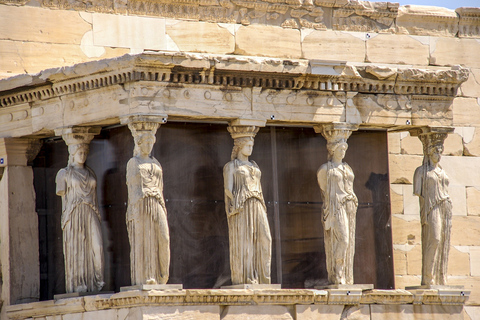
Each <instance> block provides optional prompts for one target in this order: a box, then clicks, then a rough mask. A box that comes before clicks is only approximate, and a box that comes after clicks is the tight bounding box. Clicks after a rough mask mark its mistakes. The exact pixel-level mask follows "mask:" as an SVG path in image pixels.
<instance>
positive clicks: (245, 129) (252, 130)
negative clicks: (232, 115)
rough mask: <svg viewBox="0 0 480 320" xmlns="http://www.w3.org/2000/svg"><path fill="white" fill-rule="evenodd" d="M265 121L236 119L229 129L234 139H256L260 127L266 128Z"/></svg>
mask: <svg viewBox="0 0 480 320" xmlns="http://www.w3.org/2000/svg"><path fill="white" fill-rule="evenodd" d="M265 123H266V121H265V120H258V119H235V120H234V121H231V122H230V123H229V125H228V127H227V130H228V132H230V135H231V136H232V139H234V140H235V139H238V138H247V137H249V138H252V139H253V138H255V136H256V135H257V132H258V130H260V127H265Z"/></svg>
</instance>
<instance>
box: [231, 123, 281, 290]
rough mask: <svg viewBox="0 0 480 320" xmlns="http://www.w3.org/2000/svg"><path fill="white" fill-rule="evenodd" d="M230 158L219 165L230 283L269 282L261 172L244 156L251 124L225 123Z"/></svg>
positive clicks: (268, 242)
mask: <svg viewBox="0 0 480 320" xmlns="http://www.w3.org/2000/svg"><path fill="white" fill-rule="evenodd" d="M228 131H229V132H230V134H231V135H232V138H233V139H234V147H233V151H232V156H231V161H230V162H228V163H227V164H226V165H225V167H224V168H223V178H224V188H225V211H226V213H227V219H228V234H229V243H230V270H231V277H232V284H233V285H238V284H270V282H271V280H270V272H271V271H270V265H271V260H272V237H271V235H270V227H269V225H268V219H267V209H266V206H265V201H264V199H263V193H262V185H261V183H260V178H261V171H260V168H259V167H258V165H257V164H256V163H255V161H252V160H249V159H248V158H249V157H250V155H251V154H252V150H253V138H254V137H255V135H256V133H257V132H258V127H255V126H229V127H228Z"/></svg>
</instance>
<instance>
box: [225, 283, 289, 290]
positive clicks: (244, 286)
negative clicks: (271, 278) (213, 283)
mask: <svg viewBox="0 0 480 320" xmlns="http://www.w3.org/2000/svg"><path fill="white" fill-rule="evenodd" d="M220 288H221V289H244V290H245V289H251V290H262V289H264V290H271V289H282V285H281V284H251V283H248V284H247V283H245V284H235V285H231V286H222V287H220Z"/></svg>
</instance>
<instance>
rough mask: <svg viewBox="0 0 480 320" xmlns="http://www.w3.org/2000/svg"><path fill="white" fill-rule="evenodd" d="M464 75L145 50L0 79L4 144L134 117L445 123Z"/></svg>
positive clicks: (376, 124) (454, 70)
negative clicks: (14, 138) (69, 127)
mask: <svg viewBox="0 0 480 320" xmlns="http://www.w3.org/2000/svg"><path fill="white" fill-rule="evenodd" d="M468 74H469V73H468V70H467V69H464V68H461V67H453V68H441V69H435V70H432V69H418V68H411V67H401V66H392V65H371V64H358V65H354V64H351V63H346V62H341V61H317V60H302V59H296V60H294V59H274V58H260V57H246V56H227V55H207V54H179V53H167V52H149V53H143V54H139V55H125V56H123V57H120V58H115V59H106V60H101V61H97V62H88V63H83V64H78V65H75V66H72V67H66V68H60V69H49V70H45V71H43V72H41V73H39V74H36V75H20V76H16V77H12V78H9V79H5V80H1V81H0V127H1V128H2V129H0V137H9V136H42V135H49V134H51V133H52V132H53V130H54V129H55V128H57V127H62V126H67V125H87V124H88V125H109V124H115V123H119V120H118V119H119V117H121V116H123V115H125V114H129V113H132V112H143V113H145V112H147V113H148V112H160V113H163V114H166V115H168V116H169V119H179V120H188V119H207V120H208V119H210V120H212V121H218V120H221V121H228V120H231V119H234V118H239V117H240V118H241V117H244V116H249V117H250V118H259V119H267V121H268V122H274V123H279V124H292V123H293V124H306V125H310V124H315V123H318V122H330V121H340V122H349V123H353V124H357V125H360V126H366V127H379V128H396V129H398V126H405V125H413V126H418V125H422V126H423V125H431V124H432V123H433V124H434V125H447V126H448V125H451V124H452V111H451V105H452V102H453V99H454V97H455V95H456V93H457V89H458V87H459V85H460V84H461V83H462V82H464V81H466V80H467V78H468Z"/></svg>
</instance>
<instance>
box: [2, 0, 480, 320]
mask: <svg viewBox="0 0 480 320" xmlns="http://www.w3.org/2000/svg"><path fill="white" fill-rule="evenodd" d="M0 34H1V35H2V36H1V37H0V264H1V273H0V275H1V281H0V284H1V294H0V300H1V314H0V318H1V319H42V320H54V319H55V320H73V319H101V318H103V319H105V320H111V319H112V320H113V319H122V320H123V319H164V318H172V319H226V320H228V319H246V318H248V319H257V318H261V319H317V318H322V319H323V318H325V319H372V320H374V319H392V318H394V319H432V318H433V319H478V318H479V317H480V209H479V208H480V170H479V168H480V133H479V132H480V131H479V130H480V103H479V99H480V80H479V79H480V78H479V77H480V59H479V58H478V52H479V50H480V42H479V38H480V8H458V9H457V10H448V9H445V8H438V7H422V6H399V5H398V3H390V2H379V3H374V2H367V1H353V0H342V1H340V0H303V1H302V0H279V1H237V0H219V1H217V0H188V1H187V0H185V1H169V0H123V1H122V0H94V1H77V0H45V1H42V0H38V1H37V0H32V1H10V0H0ZM132 119H134V120H132ZM135 121H136V122H135ZM133 122H135V123H136V124H135V125H132V123H133ZM129 126H130V129H129ZM135 126H136V127H135ZM132 128H133V129H132ZM152 128H154V129H155V130H156V131H155V130H153V129H152ZM157 128H158V129H157ZM238 128H249V129H245V130H246V131H245V132H247V131H248V130H250V131H248V134H245V132H243V133H242V131H241V130H243V129H238ZM326 128H327V129H326ZM136 130H137V131H142V130H144V131H147V130H150V133H149V134H150V135H152V137H150V140H151V143H152V149H151V155H152V157H153V158H154V159H156V160H155V161H156V162H155V164H156V165H157V163H158V168H161V169H156V170H157V171H158V170H161V174H162V175H163V185H162V186H163V190H162V192H163V194H162V196H161V197H160V196H157V198H158V199H160V198H161V201H160V200H159V201H160V202H162V203H161V205H162V208H163V209H164V210H163V209H162V210H163V211H162V212H163V213H162V214H164V215H165V219H164V221H167V219H168V229H169V241H170V245H169V250H170V252H169V255H170V260H169V265H170V267H169V272H166V273H167V276H166V277H167V278H168V282H167V283H168V284H177V285H182V286H183V288H182V286H178V287H171V288H170V289H163V290H147V289H148V288H147V287H144V288H143V289H144V290H142V289H140V290H130V289H129V290H126V289H125V287H129V286H131V285H132V284H134V282H135V281H133V280H132V277H133V274H134V273H133V272H132V273H131V267H132V265H135V266H136V268H141V267H142V265H143V264H142V263H138V261H132V259H134V255H133V254H131V246H133V245H134V244H132V243H133V242H132V241H130V242H129V232H130V229H128V228H129V227H127V220H128V214H127V211H128V210H130V209H128V208H129V201H131V200H129V199H130V198H129V194H128V193H129V192H130V190H127V182H128V181H127V180H128V179H129V178H128V177H127V163H128V162H129V159H131V158H132V155H133V156H134V157H135V152H136V151H135V152H134V148H137V147H138V143H139V141H140V140H141V139H140V138H139V135H138V132H137V131H136ZM326 130H330V131H332V130H333V131H335V130H340V131H341V130H343V131H345V130H346V131H348V132H346V131H345V132H343V131H342V132H343V133H341V134H338V135H336V136H335V134H332V133H326ZM333 131H332V132H333ZM230 133H232V135H230ZM132 134H133V137H132ZM248 135H250V137H251V138H252V141H254V147H253V152H252V153H251V156H250V158H251V159H253V160H254V165H253V164H252V163H253V162H252V163H250V164H251V165H250V167H251V168H254V167H255V168H259V169H258V170H261V190H260V191H262V190H263V193H262V199H261V201H263V202H262V203H261V206H262V208H264V209H265V212H266V216H267V220H268V224H269V228H270V230H269V233H270V236H271V238H270V239H267V240H268V241H267V242H268V243H271V252H270V253H269V254H270V255H271V258H269V259H270V260H269V261H270V262H269V263H265V265H268V267H269V268H270V272H269V273H268V274H267V273H266V274H267V275H266V276H265V278H268V281H267V280H264V282H263V283H267V282H271V284H273V285H275V284H276V285H278V286H277V287H270V288H268V287H264V288H262V287H255V286H253V287H248V286H246V287H245V288H243V289H237V288H235V289H231V288H228V287H229V286H231V285H232V284H233V282H235V281H233V280H232V275H231V266H230V264H231V263H235V262H232V261H238V259H237V260H235V259H233V260H232V259H231V258H230V257H229V256H230V255H231V254H232V253H231V252H232V251H231V250H229V223H230V222H229V220H228V217H227V214H226V212H225V211H226V209H225V208H226V205H225V199H227V198H226V197H225V194H224V192H225V190H226V189H228V188H225V186H224V173H223V170H224V169H223V168H224V165H225V164H226V163H227V162H229V161H234V159H233V156H232V147H233V146H234V140H233V139H232V138H234V139H236V138H238V137H245V136H248ZM437 136H438V137H440V138H438V137H437ZM153 137H154V138H153ZM253 137H254V139H253ZM432 137H437V140H435V139H433V138H432ZM419 138H420V139H419ZM335 139H337V140H335ZM342 139H343V140H342ZM340 140H342V141H341V142H342V143H344V144H345V146H344V149H345V150H344V154H342V157H341V160H342V159H343V157H344V159H345V163H348V168H349V169H348V170H347V169H345V170H346V171H345V172H347V171H348V172H349V173H348V174H349V177H346V178H345V180H348V181H349V182H348V183H349V184H351V185H352V186H353V191H354V193H353V192H350V194H349V198H348V199H349V201H351V202H352V203H353V202H355V214H356V224H355V222H354V223H353V225H355V231H356V232H355V234H353V240H351V242H353V245H352V246H353V247H354V249H355V250H354V251H355V257H354V258H352V259H353V260H352V261H351V262H350V265H352V264H353V275H352V274H350V275H349V277H350V278H348V279H354V280H353V283H354V284H365V285H370V286H373V288H374V289H367V290H366V289H365V288H362V287H353V286H352V287H351V288H347V287H339V288H326V289H325V287H326V286H327V285H329V284H331V281H330V280H329V279H330V274H329V273H330V269H331V268H329V267H327V262H326V261H327V259H328V258H327V255H329V252H328V251H329V250H330V249H326V248H325V241H324V240H325V235H324V228H326V227H325V221H324V220H322V219H323V218H322V212H324V211H325V206H324V203H323V202H324V201H325V199H328V197H327V198H326V197H325V196H324V195H323V197H322V192H323V190H324V188H323V189H322V183H321V182H320V178H318V179H317V172H320V171H319V168H320V167H321V165H322V164H327V163H328V162H329V161H330V160H331V159H330V158H331V153H332V152H333V151H332V150H333V149H332V147H331V144H332V143H334V142H335V143H337V142H338V141H340ZM347 140H348V145H347ZM332 141H333V142H332ZM432 141H433V142H432ZM422 143H423V144H422ZM428 143H430V144H432V145H434V144H435V143H436V144H437V145H436V146H437V149H438V150H440V151H442V152H443V155H442V157H441V160H439V162H438V161H437V162H438V163H439V164H440V165H441V169H442V170H440V169H438V170H437V171H436V172H437V173H439V174H440V175H442V176H441V177H442V179H443V180H442V183H443V184H448V193H449V201H450V202H451V205H452V210H451V217H450V220H449V221H450V222H449V223H450V224H451V228H450V229H448V230H449V234H450V236H449V237H448V241H446V240H441V241H442V243H443V244H445V243H446V244H447V247H448V248H447V249H448V250H447V249H445V250H446V251H447V252H449V258H448V259H447V260H444V265H442V268H443V269H442V270H448V271H446V274H445V275H444V279H446V282H447V284H448V285H449V286H448V287H447V286H443V287H442V286H440V287H431V288H428V289H426V288H412V287H414V286H420V285H421V283H422V274H423V271H422V239H424V238H423V237H422V223H423V224H425V223H424V222H423V221H422V218H421V211H422V208H423V207H422V208H421V205H420V204H419V200H418V197H417V196H416V195H414V193H415V194H417V195H418V194H419V192H417V191H416V190H414V189H415V186H414V184H415V181H414V173H415V170H416V168H418V167H421V166H422V165H425V166H426V164H425V163H426V162H425V160H424V155H425V159H426V158H427V155H428V152H430V151H429V150H430V149H429V144H428ZM76 144H82V147H81V148H83V149H85V150H89V153H88V157H87V158H86V162H85V161H84V160H83V162H82V161H77V160H75V159H73V160H72V159H71V158H72V156H73V155H74V153H75V152H76V151H77V148H73V147H71V146H72V145H76ZM252 146H253V143H252ZM347 147H348V150H347ZM135 150H137V149H135ZM438 150H437V153H441V152H440V151H438ZM147 153H148V152H147ZM329 153H330V155H329ZM231 157H232V158H231ZM132 159H133V158H132ZM71 161H77V162H80V163H81V165H82V166H81V167H82V168H83V163H84V162H85V164H86V166H87V167H88V168H90V169H88V170H90V171H89V172H91V174H90V176H89V177H90V178H89V179H90V180H89V181H94V178H93V177H95V179H96V180H95V181H96V182H95V187H96V191H95V192H96V194H95V197H96V198H95V201H96V202H95V204H97V205H98V209H97V207H95V206H93V202H94V201H93V200H92V201H91V202H92V205H91V206H90V207H91V208H93V209H91V212H93V215H94V216H96V217H98V221H99V223H98V226H99V232H98V233H97V236H98V239H99V242H100V243H101V244H102V251H96V252H101V255H102V257H101V258H102V259H99V260H102V264H101V269H102V277H101V279H99V280H98V281H97V282H95V285H96V288H97V289H100V288H101V291H98V292H94V294H90V295H82V294H77V295H75V294H73V295H71V296H66V295H65V293H67V292H68V284H67V282H68V280H66V279H69V278H68V277H69V276H68V273H69V272H68V270H67V269H68V266H66V264H67V262H66V260H65V259H64V251H65V249H64V246H65V237H64V234H63V233H62V228H63V227H62V226H63V225H64V221H63V218H62V211H64V210H65V203H63V204H62V197H63V196H62V197H59V196H58V195H57V194H59V195H62V192H61V190H60V191H59V189H58V188H59V187H58V184H59V181H60V182H61V181H64V180H61V179H59V178H58V177H57V173H58V172H59V171H61V170H62V168H65V167H66V166H67V163H69V162H71ZM153 162H154V161H153V160H152V163H153ZM160 164H161V167H160ZM345 168H347V166H345ZM439 168H440V167H439ZM250 170H257V169H250ZM432 172H433V171H432ZM353 174H354V176H355V179H353ZM444 174H446V175H448V177H449V179H448V181H449V183H445V181H446V179H445V178H443V175H444ZM257 175H259V173H258V172H257ZM133 176H134V175H133ZM424 176H425V177H427V175H426V174H425V175H424ZM92 183H93V182H92ZM319 184H320V188H319ZM445 187H447V186H445ZM92 197H93V196H92ZM258 197H259V196H257V198H258ZM92 199H93V198H92ZM227 201H228V199H227ZM159 210H160V209H159ZM167 212H168V213H167ZM227 212H228V209H227ZM352 212H353V211H352ZM443 233H445V232H443ZM230 241H231V239H230ZM424 242H425V240H424ZM138 243H142V242H137V246H140V247H143V246H144V244H138ZM137 249H138V248H137ZM133 251H135V250H133ZM133 251H132V252H133ZM140 251H141V250H140ZM162 252H166V249H165V250H164V251H162ZM160 255H161V256H162V257H164V256H165V253H162V254H160ZM336 259H337V258H336ZM71 260H72V261H75V259H71ZM337 260H338V259H337ZM163 261H166V260H165V259H164V260H163ZM136 262H137V263H136ZM439 264H441V263H439ZM99 265H100V263H99ZM162 266H164V264H163V265H162ZM232 272H233V271H232ZM342 272H343V271H342ZM159 277H163V280H165V281H167V280H166V279H167V278H165V276H159ZM348 281H350V284H351V282H352V280H348ZM442 285H444V284H443V283H442ZM66 288H67V289H66ZM122 288H123V289H122ZM265 288H267V289H265ZM72 290H73V289H72ZM73 291H74V290H73Z"/></svg>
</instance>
